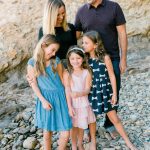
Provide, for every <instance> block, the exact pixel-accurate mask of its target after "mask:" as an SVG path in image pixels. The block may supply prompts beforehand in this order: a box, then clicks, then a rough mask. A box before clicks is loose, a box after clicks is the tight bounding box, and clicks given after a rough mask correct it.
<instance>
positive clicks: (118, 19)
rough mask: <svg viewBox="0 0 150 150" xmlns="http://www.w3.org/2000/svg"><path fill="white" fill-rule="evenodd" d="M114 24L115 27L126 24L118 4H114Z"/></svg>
mask: <svg viewBox="0 0 150 150" xmlns="http://www.w3.org/2000/svg"><path fill="white" fill-rule="evenodd" d="M115 23H116V26H119V25H122V24H125V23H126V20H125V16H124V14H123V11H122V9H121V7H120V5H119V4H118V3H116V9H115Z"/></svg>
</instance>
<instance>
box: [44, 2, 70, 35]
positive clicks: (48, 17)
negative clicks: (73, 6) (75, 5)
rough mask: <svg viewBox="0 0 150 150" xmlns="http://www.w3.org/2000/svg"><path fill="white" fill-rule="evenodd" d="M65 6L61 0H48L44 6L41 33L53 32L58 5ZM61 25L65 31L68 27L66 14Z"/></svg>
mask: <svg viewBox="0 0 150 150" xmlns="http://www.w3.org/2000/svg"><path fill="white" fill-rule="evenodd" d="M62 6H63V7H64V8H65V4H64V2H63V1H62V0H48V1H47V3H46V4H45V8H44V16H43V34H54V35H55V26H56V22H57V15H58V10H59V8H60V7H62ZM62 27H63V29H64V30H65V31H67V30H68V29H69V27H68V24H67V20H66V14H65V17H64V20H63V23H62Z"/></svg>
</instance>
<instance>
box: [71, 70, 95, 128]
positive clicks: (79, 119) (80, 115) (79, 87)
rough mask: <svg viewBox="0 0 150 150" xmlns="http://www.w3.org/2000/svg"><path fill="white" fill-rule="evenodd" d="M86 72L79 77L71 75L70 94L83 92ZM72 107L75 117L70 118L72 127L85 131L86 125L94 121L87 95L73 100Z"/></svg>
mask: <svg viewBox="0 0 150 150" xmlns="http://www.w3.org/2000/svg"><path fill="white" fill-rule="evenodd" d="M87 74H88V70H86V69H84V70H83V72H82V75H81V76H76V75H74V74H72V76H71V78H72V80H71V90H72V92H82V91H84V90H85V83H86V77H87ZM72 106H73V108H74V110H75V116H74V117H73V118H72V122H73V126H74V127H78V128H81V129H87V128H88V124H90V123H94V122H95V121H96V118H95V115H94V113H93V110H92V108H91V106H90V103H89V100H88V95H86V96H82V97H78V98H73V99H72Z"/></svg>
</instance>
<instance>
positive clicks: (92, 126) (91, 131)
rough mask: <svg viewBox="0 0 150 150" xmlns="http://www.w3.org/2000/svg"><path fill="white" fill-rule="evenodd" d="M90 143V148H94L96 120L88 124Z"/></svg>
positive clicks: (94, 149)
mask: <svg viewBox="0 0 150 150" xmlns="http://www.w3.org/2000/svg"><path fill="white" fill-rule="evenodd" d="M89 128H90V135H91V143H90V150H96V122H95V123H91V124H89Z"/></svg>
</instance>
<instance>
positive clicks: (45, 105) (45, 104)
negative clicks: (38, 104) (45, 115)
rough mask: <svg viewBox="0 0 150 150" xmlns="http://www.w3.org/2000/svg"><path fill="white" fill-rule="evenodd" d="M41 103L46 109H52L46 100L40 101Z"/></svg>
mask: <svg viewBox="0 0 150 150" xmlns="http://www.w3.org/2000/svg"><path fill="white" fill-rule="evenodd" d="M42 105H43V108H44V109H46V110H51V109H52V105H51V104H50V103H49V102H48V101H47V100H44V101H43V102H42Z"/></svg>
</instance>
